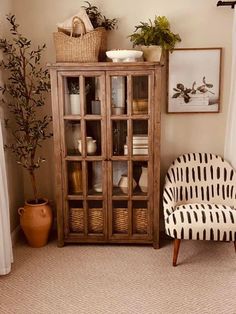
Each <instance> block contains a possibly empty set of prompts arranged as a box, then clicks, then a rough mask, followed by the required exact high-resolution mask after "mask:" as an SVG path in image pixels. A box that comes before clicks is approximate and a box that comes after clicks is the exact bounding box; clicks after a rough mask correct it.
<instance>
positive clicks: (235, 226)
mask: <svg viewBox="0 0 236 314" xmlns="http://www.w3.org/2000/svg"><path fill="white" fill-rule="evenodd" d="M165 228H166V233H167V234H168V235H169V236H171V237H173V238H176V239H186V240H191V239H192V240H214V241H236V209H235V208H231V207H229V206H226V205H218V204H185V205H179V206H176V207H175V210H174V212H172V213H171V214H170V215H169V216H168V217H167V218H166V219H165Z"/></svg>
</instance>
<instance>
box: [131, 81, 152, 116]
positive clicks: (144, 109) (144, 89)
mask: <svg viewBox="0 0 236 314" xmlns="http://www.w3.org/2000/svg"><path fill="white" fill-rule="evenodd" d="M132 85H133V106H132V112H133V114H147V113H148V102H149V101H148V98H149V97H148V76H133V77H132Z"/></svg>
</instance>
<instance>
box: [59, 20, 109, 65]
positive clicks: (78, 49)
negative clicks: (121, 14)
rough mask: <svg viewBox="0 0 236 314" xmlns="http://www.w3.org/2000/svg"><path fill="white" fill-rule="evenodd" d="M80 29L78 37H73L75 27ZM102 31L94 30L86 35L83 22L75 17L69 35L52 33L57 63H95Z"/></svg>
mask: <svg viewBox="0 0 236 314" xmlns="http://www.w3.org/2000/svg"><path fill="white" fill-rule="evenodd" d="M78 26H79V28H80V29H81V35H80V36H79V37H73V30H74V29H75V27H78ZM103 33H104V29H103V28H102V27H101V28H96V29H95V30H93V31H90V32H88V33H86V30H85V26H84V23H83V21H82V20H81V19H80V18H79V17H78V16H75V17H74V18H73V20H72V27H71V34H70V35H68V33H67V32H66V31H65V32H63V31H61V29H60V31H58V32H56V33H53V37H54V44H55V49H56V61H57V62H96V61H98V55H99V51H100V47H101V43H102V37H103Z"/></svg>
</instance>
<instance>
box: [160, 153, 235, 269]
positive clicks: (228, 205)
mask: <svg viewBox="0 0 236 314" xmlns="http://www.w3.org/2000/svg"><path fill="white" fill-rule="evenodd" d="M163 206H164V219H165V231H166V234H168V235H169V236H171V237H172V238H174V239H175V240H174V256H173V266H176V263H177V258H178V252H179V246H180V241H181V239H187V240H214V241H234V246H235V250H236V172H235V171H234V169H233V168H232V167H231V166H230V165H229V163H227V162H226V161H224V160H223V159H222V158H221V157H220V156H216V155H213V154H209V153H189V154H184V155H182V156H180V157H178V158H177V159H176V160H175V161H174V162H173V164H172V165H171V167H170V168H169V170H168V172H167V175H166V180H165V187H164V193H163Z"/></svg>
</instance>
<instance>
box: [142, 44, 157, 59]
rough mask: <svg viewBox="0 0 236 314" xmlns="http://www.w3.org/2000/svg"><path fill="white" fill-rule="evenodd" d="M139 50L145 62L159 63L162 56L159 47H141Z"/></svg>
mask: <svg viewBox="0 0 236 314" xmlns="http://www.w3.org/2000/svg"><path fill="white" fill-rule="evenodd" d="M141 50H142V51H143V57H144V60H145V61H150V62H160V60H161V54H162V48H161V46H155V45H151V46H141Z"/></svg>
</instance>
